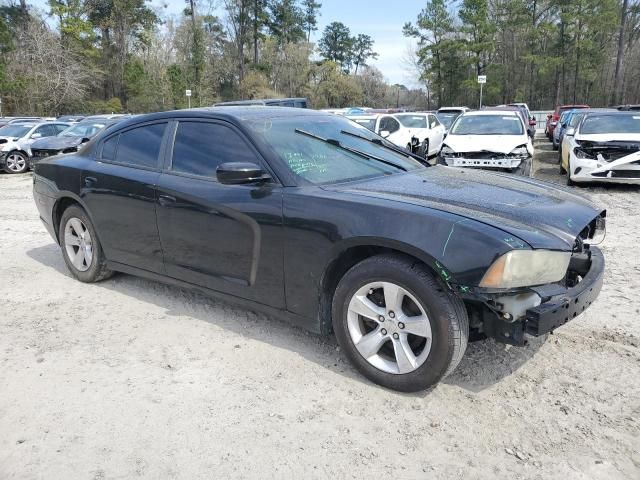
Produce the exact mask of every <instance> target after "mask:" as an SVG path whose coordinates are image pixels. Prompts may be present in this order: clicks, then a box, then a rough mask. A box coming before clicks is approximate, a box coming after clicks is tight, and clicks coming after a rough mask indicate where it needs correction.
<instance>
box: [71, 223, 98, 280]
mask: <svg viewBox="0 0 640 480" xmlns="http://www.w3.org/2000/svg"><path fill="white" fill-rule="evenodd" d="M64 246H65V251H66V253H67V257H68V258H69V260H70V261H71V263H72V264H73V266H74V267H75V268H76V269H77V270H79V271H81V272H86V271H87V270H89V267H91V262H92V261H93V241H92V239H91V233H90V232H89V230H88V229H87V226H86V225H85V224H84V222H83V221H82V220H80V219H79V218H76V217H72V218H70V219H69V220H67V224H66V225H65V227H64Z"/></svg>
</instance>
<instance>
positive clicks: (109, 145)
mask: <svg viewBox="0 0 640 480" xmlns="http://www.w3.org/2000/svg"><path fill="white" fill-rule="evenodd" d="M119 137H120V136H119V135H114V136H113V137H111V138H108V139H107V140H105V142H104V143H103V144H102V155H101V157H102V159H103V160H107V161H113V160H115V159H116V147H117V146H118V138H119Z"/></svg>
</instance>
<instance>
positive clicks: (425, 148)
mask: <svg viewBox="0 0 640 480" xmlns="http://www.w3.org/2000/svg"><path fill="white" fill-rule="evenodd" d="M418 155H420V156H421V157H424V158H425V159H426V160H429V139H428V138H425V139H424V140H423V141H422V143H421V144H420V148H419V149H418Z"/></svg>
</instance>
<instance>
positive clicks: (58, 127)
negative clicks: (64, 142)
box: [53, 123, 69, 135]
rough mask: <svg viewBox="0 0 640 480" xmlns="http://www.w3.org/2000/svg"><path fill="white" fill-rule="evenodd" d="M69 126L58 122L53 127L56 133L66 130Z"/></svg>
mask: <svg viewBox="0 0 640 480" xmlns="http://www.w3.org/2000/svg"><path fill="white" fill-rule="evenodd" d="M68 127H69V125H62V124H61V123H56V124H55V125H54V126H53V128H54V129H55V131H56V133H55V135H57V134H59V133H60V132H62V131H63V130H66V129H67V128H68Z"/></svg>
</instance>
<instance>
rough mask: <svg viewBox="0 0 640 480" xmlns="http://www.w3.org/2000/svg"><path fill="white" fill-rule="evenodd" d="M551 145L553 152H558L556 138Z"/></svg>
mask: <svg viewBox="0 0 640 480" xmlns="http://www.w3.org/2000/svg"><path fill="white" fill-rule="evenodd" d="M551 145H552V147H553V149H554V150H558V142H556V138H555V137H553V140H552V141H551Z"/></svg>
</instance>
